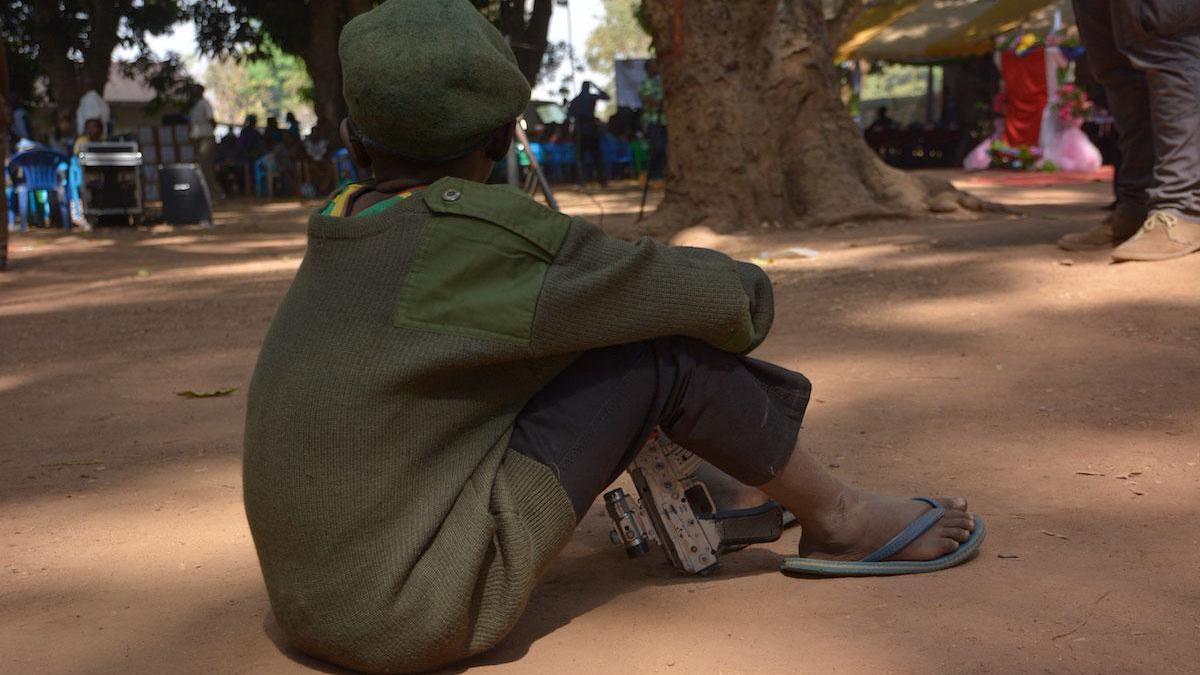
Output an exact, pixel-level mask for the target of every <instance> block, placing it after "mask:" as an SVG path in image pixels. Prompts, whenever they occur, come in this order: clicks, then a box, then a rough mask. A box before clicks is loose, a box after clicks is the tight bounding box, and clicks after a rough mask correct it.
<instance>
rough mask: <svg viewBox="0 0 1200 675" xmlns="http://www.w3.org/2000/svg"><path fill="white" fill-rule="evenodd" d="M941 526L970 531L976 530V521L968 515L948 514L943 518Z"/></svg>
mask: <svg viewBox="0 0 1200 675" xmlns="http://www.w3.org/2000/svg"><path fill="white" fill-rule="evenodd" d="M941 525H942V527H952V528H961V529H964V530H968V531H970V530H974V529H975V519H974V518H972V517H971V516H970V514H967V513H957V512H955V513H947V514H946V515H944V516H942V520H941Z"/></svg>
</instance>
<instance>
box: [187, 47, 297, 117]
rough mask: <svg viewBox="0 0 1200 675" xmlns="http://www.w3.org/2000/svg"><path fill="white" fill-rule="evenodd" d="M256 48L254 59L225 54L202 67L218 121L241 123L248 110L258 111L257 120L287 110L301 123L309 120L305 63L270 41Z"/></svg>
mask: <svg viewBox="0 0 1200 675" xmlns="http://www.w3.org/2000/svg"><path fill="white" fill-rule="evenodd" d="M258 49H259V54H258V57H257V58H255V59H252V60H243V61H238V60H237V59H234V58H230V57H226V58H224V59H219V60H217V61H213V62H212V64H210V65H209V67H208V70H207V71H205V73H204V81H205V85H206V86H207V87H208V95H209V99H210V100H211V101H212V103H213V114H214V115H215V117H216V119H217V121H218V122H221V123H228V124H240V123H241V122H242V120H243V119H245V117H246V115H250V114H254V115H257V116H258V118H259V121H260V122H261V121H262V120H264V119H265V118H267V117H268V116H275V117H278V118H280V120H282V119H283V116H284V114H286V113H287V112H289V111H290V112H294V113H296V116H297V117H299V118H300V120H301V122H302V123H306V122H307V123H311V120H312V119H313V117H314V114H313V111H312V80H311V79H309V76H308V71H307V70H306V69H305V67H304V64H303V63H301V62H300V60H299V59H298V58H296V57H295V56H292V55H291V54H285V53H284V52H283V50H281V49H280V48H279V47H277V46H275V45H274V44H273V43H271V42H269V41H268V42H264V43H263V44H262V45H260V46H259V48H258Z"/></svg>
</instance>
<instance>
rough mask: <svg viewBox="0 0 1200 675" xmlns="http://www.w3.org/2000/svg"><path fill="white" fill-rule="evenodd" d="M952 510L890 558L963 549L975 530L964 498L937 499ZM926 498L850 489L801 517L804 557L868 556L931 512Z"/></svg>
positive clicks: (928, 556) (932, 555)
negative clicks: (821, 510)
mask: <svg viewBox="0 0 1200 675" xmlns="http://www.w3.org/2000/svg"><path fill="white" fill-rule="evenodd" d="M934 501H936V502H937V503H938V504H940V505H941V506H942V507H943V508H945V509H946V513H945V514H944V515H943V516H942V519H941V520H940V521H938V522H937V523H935V524H934V525H933V527H931V528H929V530H928V531H927V532H925V534H923V535H921V536H920V537H918V538H917V540H916V541H914V542H912V543H911V544H909V545H908V546H906V547H904V548H903V549H901V550H900V551H899V552H898V553H896V555H894V556H892V557H891V558H888V560H913V561H919V560H933V559H935V558H940V557H942V556H944V555H946V554H948V553H951V552H953V551H955V550H957V549H958V547H959V545H961V544H962V543H963V542H965V541H966V540H967V539H968V538H970V536H971V532H973V531H974V530H975V519H974V518H973V517H972V516H971V514H970V513H967V500H965V499H963V498H962V497H946V498H939V499H935V500H934ZM929 509H930V506H929V505H928V504H926V503H924V502H919V501H915V500H912V499H906V498H904V497H890V496H886V495H877V494H872V493H869V492H861V491H856V490H852V489H849V488H848V489H847V490H846V491H845V492H844V493H843V494H842V495H841V497H840V498H839V499H837V500H835V502H834V504H833V505H832V506H831V508H830V509H829V510H828V512H825V513H819V514H818V513H809V514H806V517H804V518H801V519H800V526H801V527H802V528H803V535H802V536H801V538H800V555H802V556H805V557H809V558H821V559H826V560H862V559H863V558H865V557H866V556H868V555H870V554H871V553H872V552H873V551H875V550H876V549H878V548H879V547H880V546H883V545H884V544H886V543H887V542H888V541H890V540H891V539H892V537H894V536H896V535H897V534H899V533H900V531H901V530H903V529H904V528H905V526H907V525H908V524H909V523H910V522H912V521H913V520H914V519H915V518H917V517H918V516H920V515H921V514H922V513H924V512H925V511H928V510H929Z"/></svg>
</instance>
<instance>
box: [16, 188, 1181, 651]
mask: <svg viewBox="0 0 1200 675" xmlns="http://www.w3.org/2000/svg"><path fill="white" fill-rule="evenodd" d="M952 177H954V178H955V179H956V180H958V181H961V182H960V185H963V186H969V187H970V189H972V190H973V191H974V192H976V193H977V194H979V195H980V196H982V197H984V198H986V199H990V200H996V201H1001V202H1004V203H1006V204H1008V205H1010V206H1013V207H1015V208H1016V210H1017V213H1015V214H1013V215H1005V214H987V215H985V216H982V217H968V218H963V217H955V218H928V219H924V220H915V221H908V222H900V223H868V224H863V225H854V226H845V227H837V228H831V229H827V230H821V231H813V232H787V231H784V232H780V231H769V232H766V233H760V232H752V233H748V234H742V235H736V236H730V237H715V238H712V239H711V245H715V246H719V247H721V248H723V249H725V250H727V251H728V252H730V253H732V254H734V255H736V256H738V257H740V258H742V259H752V258H753V259H758V260H761V261H762V264H763V265H764V267H765V268H766V269H767V271H768V273H769V274H770V275H771V277H772V279H773V281H774V283H775V287H776V309H777V311H776V325H775V328H774V331H773V333H772V335H771V337H770V338H769V339H768V340H767V342H766V343H765V344H764V345H763V347H762V348H761V349H760V350H759V352H758V353H757V354H756V355H757V356H759V357H761V358H765V359H770V360H774V361H778V362H780V363H783V364H785V365H787V366H790V367H793V368H796V369H799V370H802V371H803V372H805V373H806V374H807V375H808V376H809V377H810V378H811V379H812V380H813V382H814V386H815V388H814V398H813V401H812V403H811V404H810V408H809V413H808V417H807V419H806V422H805V430H804V432H803V436H802V438H803V440H804V443H805V444H806V446H807V447H809V448H811V449H812V450H813V452H814V453H816V454H817V456H818V457H819V458H821V459H822V461H824V462H825V463H827V464H829V465H830V466H831V467H833V469H832V470H833V471H836V472H837V473H838V474H839V475H841V476H843V477H844V478H846V479H847V480H850V481H853V482H856V483H859V484H862V485H864V486H866V487H870V488H873V489H880V490H888V491H891V492H896V493H900V494H929V493H951V494H964V495H966V496H967V497H968V498H970V499H971V501H972V504H973V506H974V508H975V509H977V510H978V511H979V512H980V513H981V515H982V516H983V517H984V518H986V519H987V521H988V524H989V526H990V529H991V535H990V538H989V541H988V543H987V545H986V547H985V549H984V553H983V555H982V556H981V557H980V559H978V560H977V561H975V562H973V563H971V564H970V565H968V566H965V567H963V568H960V569H956V570H952V571H949V572H945V573H942V574H936V575H927V576H920V577H910V578H903V579H862V580H834V581H806V580H798V579H790V578H785V577H783V576H781V575H779V574H778V573H777V572H775V569H776V568H777V566H778V563H779V560H780V558H781V557H782V556H783V555H787V554H789V553H791V552H793V551H794V550H795V546H796V540H797V537H798V536H799V535H798V533H797V532H795V531H789V532H788V533H787V535H785V537H784V538H783V539H782V540H780V541H779V542H777V543H775V544H772V545H768V546H759V547H754V548H751V549H749V550H747V551H744V552H742V553H738V554H733V555H729V556H727V557H726V558H725V559H724V561H723V567H722V570H721V571H720V572H718V573H717V574H716V575H714V576H711V577H706V578H702V579H684V578H680V577H679V576H677V575H675V574H674V573H673V572H672V570H671V569H670V568H669V567H667V566H666V565H665V563H664V562H663V560H662V559H661V558H660V557H658V556H657V555H652V556H647V557H645V558H641V559H639V560H636V561H629V560H626V559H625V557H624V556H623V555H622V554H621V552H620V550H619V549H615V548H613V547H612V546H611V545H610V544H609V542H608V534H607V532H608V525H607V520H606V518H607V517H606V516H605V515H604V514H603V512H602V510H601V509H599V508H593V510H592V512H590V513H589V514H588V515H587V516H586V517H585V518H584V520H583V522H582V523H581V525H580V529H579V531H578V533H577V535H576V537H575V539H574V541H573V542H572V543H571V544H570V545H569V546H568V547H567V549H566V550H565V551H564V552H563V555H562V557H561V558H560V559H559V560H557V561H556V562H555V563H554V564H553V565H552V566H551V567H550V569H549V570H548V571H547V574H546V577H545V579H544V582H543V583H542V584H541V585H540V586H539V587H538V589H537V591H536V592H535V593H534V597H533V598H532V599H531V602H530V605H529V607H528V609H527V611H526V614H525V617H524V618H523V619H522V621H521V623H520V624H519V625H518V627H517V628H516V630H515V631H514V633H513V635H512V636H510V638H509V639H508V640H507V641H505V642H504V643H503V644H502V645H501V647H500V648H499V649H498V650H497V651H496V652H494V653H493V654H491V655H489V656H486V657H484V658H482V659H479V660H477V661H476V662H474V665H476V666H477V667H481V668H484V669H486V670H497V671H509V672H520V673H527V672H533V673H561V672H590V671H591V670H594V669H595V668H596V664H604V665H605V667H607V668H610V669H620V670H626V671H630V672H680V673H710V672H745V673H792V672H935V673H941V672H955V673H957V672H1034V671H1037V672H1042V671H1049V672H1081V673H1095V672H1155V673H1165V672H1190V671H1191V670H1193V669H1194V664H1195V663H1196V661H1197V660H1198V659H1200V644H1198V643H1197V641H1196V640H1195V639H1194V638H1195V635H1196V634H1197V632H1198V631H1200V575H1198V574H1197V573H1196V571H1197V570H1196V564H1195V562H1194V558H1195V555H1194V552H1195V551H1196V550H1197V549H1198V547H1200V524H1198V522H1197V520H1196V518H1195V517H1194V516H1195V504H1196V495H1197V494H1200V466H1198V464H1200V360H1198V359H1197V357H1196V354H1197V348H1198V347H1200V297H1198V296H1197V295H1196V281H1197V279H1200V256H1193V257H1191V258H1187V259H1183V260H1177V261H1172V262H1166V263H1159V264H1144V265H1141V264H1125V265H1112V264H1109V263H1108V261H1107V258H1106V255H1105V254H1104V253H1103V252H1099V253H1094V254H1079V253H1065V252H1062V251H1059V250H1057V249H1056V248H1054V247H1053V245H1052V243H1053V241H1054V240H1055V239H1056V238H1057V237H1058V236H1060V235H1061V234H1062V233H1064V232H1067V231H1071V230H1073V229H1078V228H1082V227H1087V226H1090V225H1091V224H1093V223H1096V222H1098V221H1099V219H1100V218H1102V217H1103V215H1104V212H1103V211H1101V210H1100V206H1102V205H1103V204H1104V203H1105V202H1106V201H1107V200H1108V199H1109V194H1110V193H1109V192H1108V190H1109V188H1108V186H1107V185H1104V184H1099V183H1081V184H1054V185H1049V186H1047V187H1014V186H1011V185H996V184H989V183H988V181H981V180H980V176H979V175H975V174H972V175H966V174H954V175H953V176H952ZM558 196H559V198H560V200H561V203H562V204H563V206H564V209H565V210H567V211H569V212H573V213H578V214H580V215H584V216H586V217H588V218H590V219H592V220H594V221H598V220H600V217H601V214H603V218H604V220H605V223H604V225H605V227H606V228H608V229H610V230H612V231H615V232H618V233H620V234H622V235H623V236H630V235H632V234H634V233H636V227H637V226H636V222H635V221H636V217H637V211H638V208H639V204H640V198H641V193H640V191H639V189H638V186H637V185H636V184H634V183H628V184H618V185H614V187H613V188H611V189H610V190H608V191H597V190H592V191H590V193H584V192H581V191H579V190H578V189H575V188H563V189H560V190H558ZM649 197H650V198H649V200H648V202H649V204H650V206H651V207H652V206H653V205H654V204H656V203H657V200H658V199H659V198H660V197H661V195H659V194H656V193H651V194H650V196H649ZM316 204H317V202H314V201H310V202H297V201H287V200H278V201H272V202H260V201H253V200H244V201H238V202H233V203H231V204H228V205H226V206H224V207H223V208H222V209H221V210H220V211H219V212H218V213H217V217H216V219H215V222H216V223H217V226H216V227H215V228H212V229H200V228H169V227H162V226H158V227H153V228H148V229H146V230H140V231H139V230H120V229H117V230H101V231H99V232H97V233H93V234H87V235H76V234H62V233H59V232H34V233H31V234H26V235H15V236H14V237H13V241H12V244H11V248H12V266H13V270H12V271H11V272H9V273H5V274H0V345H3V347H0V411H3V413H2V414H0V419H3V421H4V424H3V429H2V430H0V655H2V656H0V663H3V664H4V668H3V669H2V670H4V671H5V672H9V671H11V672H50V673H66V672H79V673H109V672H129V673H158V672H162V670H163V669H164V667H166V668H170V669H181V670H183V671H186V672H255V673H260V672H261V673H279V672H303V671H307V670H310V669H311V667H312V666H313V664H312V663H311V662H308V661H305V660H303V659H300V658H299V657H296V656H295V655H290V654H288V653H286V652H284V651H281V649H280V648H279V647H278V646H277V641H278V629H277V628H275V627H274V624H273V622H272V620H271V619H270V618H269V610H268V607H267V603H266V596H265V592H264V590H263V587H262V582H261V579H260V576H259V572H258V568H257V562H256V558H255V554H254V549H253V546H252V543H251V541H250V538H249V533H248V531H247V529H246V526H245V521H244V515H243V513H242V508H241V484H240V453H241V433H242V418H243V415H244V408H245V389H246V386H247V385H248V383H249V377H250V373H251V371H252V368H253V364H254V359H255V357H256V355H257V350H258V347H259V345H260V343H261V340H262V337H263V334H264V332H265V330H266V328H267V325H268V324H269V321H270V318H271V316H272V314H273V312H274V308H275V306H276V304H277V303H278V302H279V299H280V298H281V297H282V294H283V293H284V292H285V291H286V289H287V286H288V283H289V281H290V279H291V277H292V275H293V274H294V270H295V268H296V266H297V265H298V264H299V261H300V258H301V256H302V255H303V249H304V223H305V219H306V217H307V213H308V211H309V210H310V209H311V208H313V207H314V206H315V205H316ZM795 248H805V249H812V250H814V251H816V256H815V257H797V256H796V255H795V254H788V253H786V252H787V250H788V249H795ZM223 388H236V391H234V392H233V393H231V394H229V395H228V396H223V397H215V398H210V399H195V400H188V399H184V398H181V397H179V396H177V395H176V392H179V391H182V390H188V389H191V390H195V391H214V390H218V389H223ZM747 451H748V452H752V451H753V448H747ZM626 487H627V488H628V487H629V486H628V485H626ZM1000 555H1004V556H1005V557H1003V558H1001V557H998V556H1000ZM331 573H336V571H331ZM164 664H167V665H165V666H164Z"/></svg>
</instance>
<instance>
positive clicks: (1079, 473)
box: [1075, 471, 1104, 476]
mask: <svg viewBox="0 0 1200 675" xmlns="http://www.w3.org/2000/svg"><path fill="white" fill-rule="evenodd" d="M1075 475H1076V476H1103V475H1104V474H1102V473H1100V472H1099V471H1076V472H1075Z"/></svg>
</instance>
